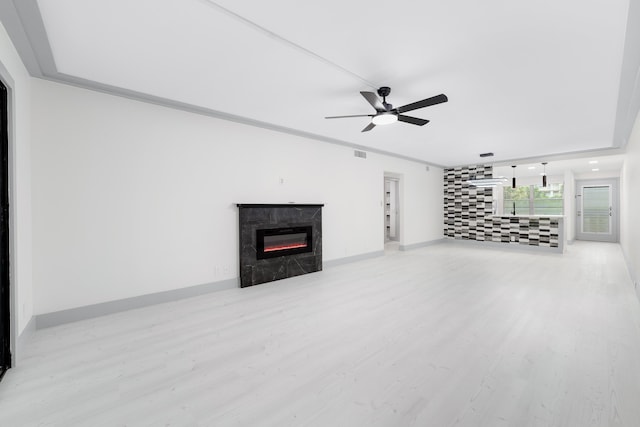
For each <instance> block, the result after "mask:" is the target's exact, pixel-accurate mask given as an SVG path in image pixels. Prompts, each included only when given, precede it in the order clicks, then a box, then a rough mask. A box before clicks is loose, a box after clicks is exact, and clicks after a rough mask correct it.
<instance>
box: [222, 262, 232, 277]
mask: <svg viewBox="0 0 640 427" xmlns="http://www.w3.org/2000/svg"><path fill="white" fill-rule="evenodd" d="M230 270H231V267H230V266H229V264H225V265H224V267H222V272H223V273H224V275H225V276H227V275H229V271H230Z"/></svg>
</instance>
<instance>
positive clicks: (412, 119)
mask: <svg viewBox="0 0 640 427" xmlns="http://www.w3.org/2000/svg"><path fill="white" fill-rule="evenodd" d="M398 121H399V122H405V123H411V124H412V125H418V126H424V125H426V124H427V123H429V120H425V119H419V118H417V117H411V116H403V115H402V114H398Z"/></svg>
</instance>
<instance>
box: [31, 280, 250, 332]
mask: <svg viewBox="0 0 640 427" xmlns="http://www.w3.org/2000/svg"><path fill="white" fill-rule="evenodd" d="M238 286H239V285H238V279H237V278H235V279H229V280H222V281H220V282H213V283H205V284H203V285H196V286H189V287H187V288H182V289H173V290H170V291H165V292H158V293H154V294H148V295H140V296H137V297H132V298H125V299H121V300H116V301H108V302H103V303H100V304H92V305H87V306H83V307H76V308H71V309H69V310H61V311H55V312H52V313H45V314H38V315H37V316H35V328H36V329H43V328H51V327H53V326H58V325H63V324H65V323H71V322H77V321H80V320H86V319H92V318H94V317H98V316H105V315H107V314H113V313H119V312H121V311H126V310H133V309H135V308H142V307H147V306H150V305H155V304H162V303H165V302H171V301H176V300H180V299H184V298H191V297H195V296H198V295H204V294H208V293H210V292H215V291H221V290H224V289H232V288H237V287H238Z"/></svg>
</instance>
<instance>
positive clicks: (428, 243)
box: [398, 237, 447, 251]
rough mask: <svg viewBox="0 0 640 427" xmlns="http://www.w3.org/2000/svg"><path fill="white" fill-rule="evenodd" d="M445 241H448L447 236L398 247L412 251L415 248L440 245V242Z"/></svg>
mask: <svg viewBox="0 0 640 427" xmlns="http://www.w3.org/2000/svg"><path fill="white" fill-rule="evenodd" d="M445 241H447V238H446V237H443V238H442V239H436V240H429V241H426V242H420V243H412V244H410V245H400V246H399V247H398V249H399V250H401V251H412V250H414V249H420V248H426V247H427V246H433V245H439V244H440V243H443V242H445Z"/></svg>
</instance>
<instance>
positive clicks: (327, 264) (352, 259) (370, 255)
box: [322, 250, 384, 268]
mask: <svg viewBox="0 0 640 427" xmlns="http://www.w3.org/2000/svg"><path fill="white" fill-rule="evenodd" d="M381 256H384V250H382V251H375V252H368V253H365V254H359V255H353V256H348V257H345V258H337V259H332V260H329V261H323V262H322V266H323V268H332V267H337V266H339V265H343V264H349V263H351V262H358V261H364V260H365V259H370V258H377V257H381Z"/></svg>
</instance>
